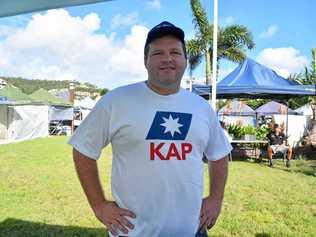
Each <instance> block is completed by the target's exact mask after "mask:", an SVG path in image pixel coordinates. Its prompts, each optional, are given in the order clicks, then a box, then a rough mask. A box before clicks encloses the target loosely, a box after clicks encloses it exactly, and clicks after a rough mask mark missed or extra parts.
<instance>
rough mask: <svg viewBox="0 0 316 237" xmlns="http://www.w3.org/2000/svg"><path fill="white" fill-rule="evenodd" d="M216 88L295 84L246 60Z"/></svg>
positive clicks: (270, 70)
mask: <svg viewBox="0 0 316 237" xmlns="http://www.w3.org/2000/svg"><path fill="white" fill-rule="evenodd" d="M217 85H218V86H276V85H277V86H291V85H299V84H298V83H297V82H294V81H290V80H287V79H285V78H283V77H281V76H279V75H278V74H277V73H276V72H275V71H273V70H272V69H270V68H268V67H266V66H263V65H261V64H260V63H257V62H256V61H254V60H252V59H250V58H247V59H246V60H245V61H244V62H243V63H242V64H240V65H239V66H237V67H236V68H235V70H233V71H232V72H231V73H230V74H228V75H227V76H226V77H225V78H224V79H222V80H221V81H219V82H218V83H217Z"/></svg>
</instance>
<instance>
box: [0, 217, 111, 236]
mask: <svg viewBox="0 0 316 237" xmlns="http://www.w3.org/2000/svg"><path fill="white" fill-rule="evenodd" d="M0 236H3V237H56V236H58V237H108V235H107V232H106V230H105V229H103V228H87V227H78V226H62V225H49V224H45V223H41V222H31V221H25V220H19V219H14V218H8V219H5V220H4V221H3V222H0Z"/></svg>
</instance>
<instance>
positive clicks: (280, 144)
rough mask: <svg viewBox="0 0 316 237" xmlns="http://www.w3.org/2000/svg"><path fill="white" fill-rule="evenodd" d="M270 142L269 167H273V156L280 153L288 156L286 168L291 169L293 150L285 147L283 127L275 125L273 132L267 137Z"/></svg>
mask: <svg viewBox="0 0 316 237" xmlns="http://www.w3.org/2000/svg"><path fill="white" fill-rule="evenodd" d="M267 138H268V140H269V146H268V159H269V166H270V167H271V166H273V163H272V156H273V154H276V153H278V152H280V153H282V154H283V155H284V156H285V155H286V154H287V156H286V167H290V160H291V158H292V148H291V147H289V146H286V145H285V135H284V133H283V132H282V129H281V127H280V126H279V125H278V124H274V126H273V130H272V132H271V133H269V134H268V136H267Z"/></svg>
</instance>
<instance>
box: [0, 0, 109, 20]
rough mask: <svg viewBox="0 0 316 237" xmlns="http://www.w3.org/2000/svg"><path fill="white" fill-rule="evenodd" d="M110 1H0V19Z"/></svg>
mask: <svg viewBox="0 0 316 237" xmlns="http://www.w3.org/2000/svg"><path fill="white" fill-rule="evenodd" d="M104 1H111V0H51V1H47V0H27V1H21V0H0V6H1V7H0V17H5V16H13V15H18V14H22V13H29V12H34V11H42V10H48V9H53V8H61V7H70V6H77V5H83V4H89V3H96V2H104Z"/></svg>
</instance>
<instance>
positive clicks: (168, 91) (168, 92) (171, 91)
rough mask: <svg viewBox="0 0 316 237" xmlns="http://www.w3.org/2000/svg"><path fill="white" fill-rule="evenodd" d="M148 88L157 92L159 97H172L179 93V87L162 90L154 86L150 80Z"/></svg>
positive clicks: (147, 82)
mask: <svg viewBox="0 0 316 237" xmlns="http://www.w3.org/2000/svg"><path fill="white" fill-rule="evenodd" d="M146 84H147V86H148V87H149V88H150V89H151V90H152V91H154V92H156V93H157V94H159V95H171V94H175V93H177V92H178V91H179V89H180V88H179V87H176V88H162V87H159V86H157V85H155V84H153V83H152V82H150V81H149V80H147V81H146Z"/></svg>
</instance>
